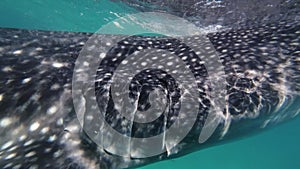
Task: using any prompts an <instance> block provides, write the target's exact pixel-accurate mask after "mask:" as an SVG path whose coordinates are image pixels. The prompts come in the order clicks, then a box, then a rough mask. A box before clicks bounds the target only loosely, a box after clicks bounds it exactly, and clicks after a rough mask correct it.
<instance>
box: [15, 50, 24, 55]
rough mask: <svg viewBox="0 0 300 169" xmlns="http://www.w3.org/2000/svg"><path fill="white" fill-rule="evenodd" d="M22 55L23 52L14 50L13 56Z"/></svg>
mask: <svg viewBox="0 0 300 169" xmlns="http://www.w3.org/2000/svg"><path fill="white" fill-rule="evenodd" d="M22 53H23V50H16V51H14V52H13V54H14V55H20V54H22Z"/></svg>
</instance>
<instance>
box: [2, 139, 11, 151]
mask: <svg viewBox="0 0 300 169" xmlns="http://www.w3.org/2000/svg"><path fill="white" fill-rule="evenodd" d="M13 143H14V142H13V141H9V142H7V143H5V144H3V146H2V147H1V150H5V149H7V148H9V147H10V146H12V145H13Z"/></svg>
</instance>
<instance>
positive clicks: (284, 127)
mask: <svg viewBox="0 0 300 169" xmlns="http://www.w3.org/2000/svg"><path fill="white" fill-rule="evenodd" d="M133 12H135V9H132V8H130V7H128V6H126V5H124V4H121V3H116V2H111V1H108V0H28V1H25V0H14V1H11V0H1V1H0V27H9V28H23V29H40V30H57V31H75V32H95V31H97V30H98V29H99V28H100V27H101V26H102V25H104V24H106V23H109V22H111V21H113V20H114V19H116V18H118V17H119V16H123V15H125V14H128V13H133ZM141 168H142V169H182V168H193V169H196V168H197V169H198V168H199V169H219V168H222V169H298V168H300V118H299V117H298V118H296V119H293V120H291V121H288V122H286V123H284V124H281V125H279V126H277V127H275V128H273V129H270V130H268V131H265V132H263V133H260V134H257V135H255V136H251V137H248V138H244V139H242V140H237V141H234V142H231V143H227V144H225V145H219V146H215V147H211V148H207V149H204V150H201V151H198V152H195V153H192V154H190V155H187V156H184V157H181V158H177V159H172V160H167V161H162V162H158V163H155V164H151V165H148V166H145V167H141Z"/></svg>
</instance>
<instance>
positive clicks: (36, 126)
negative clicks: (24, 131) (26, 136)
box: [29, 122, 40, 131]
mask: <svg viewBox="0 0 300 169" xmlns="http://www.w3.org/2000/svg"><path fill="white" fill-rule="evenodd" d="M39 127H40V123H39V122H34V123H33V124H32V125H31V126H30V127H29V130H30V131H35V130H37V129H38V128H39Z"/></svg>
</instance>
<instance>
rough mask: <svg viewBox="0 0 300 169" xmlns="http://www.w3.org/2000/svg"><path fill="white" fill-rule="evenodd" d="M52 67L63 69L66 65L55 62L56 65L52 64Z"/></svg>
mask: <svg viewBox="0 0 300 169" xmlns="http://www.w3.org/2000/svg"><path fill="white" fill-rule="evenodd" d="M52 66H53V67H55V68H62V67H63V66H64V64H63V63H59V62H54V63H52Z"/></svg>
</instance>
